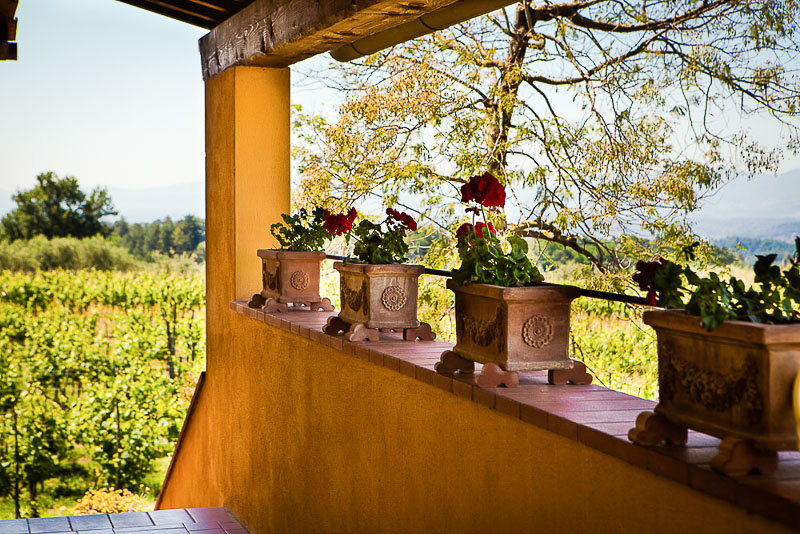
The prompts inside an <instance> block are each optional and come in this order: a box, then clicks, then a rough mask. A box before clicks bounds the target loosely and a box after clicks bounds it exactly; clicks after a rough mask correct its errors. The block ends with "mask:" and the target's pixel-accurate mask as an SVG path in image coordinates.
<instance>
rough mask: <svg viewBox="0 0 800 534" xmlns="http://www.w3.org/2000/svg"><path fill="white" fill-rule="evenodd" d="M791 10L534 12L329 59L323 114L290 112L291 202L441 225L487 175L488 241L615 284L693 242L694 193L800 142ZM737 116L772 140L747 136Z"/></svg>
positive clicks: (751, 2) (658, 7)
mask: <svg viewBox="0 0 800 534" xmlns="http://www.w3.org/2000/svg"><path fill="white" fill-rule="evenodd" d="M798 15H800V14H799V13H798V2H797V0H789V1H785V0H780V1H779V0H745V1H740V0H717V1H713V2H701V1H699V0H692V1H687V2H671V1H669V2H667V1H663V0H652V1H651V0H647V1H645V2H641V1H637V2H634V1H632V0H630V1H629V0H622V1H616V0H615V1H612V0H600V1H593V2H565V3H557V4H551V3H536V4H533V5H530V6H529V8H528V9H526V8H524V7H523V6H522V5H519V6H517V8H516V9H513V8H508V9H506V10H503V11H500V12H497V13H494V14H492V15H491V16H486V17H480V18H477V19H473V20H472V21H470V22H468V23H465V24H461V25H458V26H455V27H453V28H451V29H449V30H445V31H442V32H437V33H435V34H432V35H430V36H428V37H425V38H422V39H418V40H415V41H412V42H409V43H406V44H403V45H399V46H396V47H394V48H392V49H391V50H388V51H385V52H381V53H378V54H375V55H373V56H370V57H368V58H365V59H363V60H360V61H358V62H356V63H353V64H347V65H343V66H341V67H340V68H339V71H338V72H339V76H338V77H336V78H334V79H333V80H332V81H331V82H330V83H332V84H334V85H336V86H338V87H342V88H346V89H349V95H350V97H349V99H348V100H347V101H346V102H345V103H344V104H343V105H342V106H341V107H340V108H339V110H338V116H337V119H336V121H335V122H332V123H329V122H327V121H326V120H325V119H323V118H320V117H313V116H307V115H304V114H303V113H302V111H300V112H298V113H297V114H296V116H295V120H296V126H298V127H299V129H300V130H299V131H300V132H301V141H302V144H301V146H300V147H299V148H298V150H297V151H296V153H297V156H298V158H299V162H300V170H301V172H302V173H303V175H304V180H303V182H302V188H303V197H302V198H304V199H307V200H308V201H309V202H311V203H317V204H320V203H321V204H325V205H329V206H333V207H337V205H342V206H349V205H351V204H353V203H354V202H356V201H360V200H362V199H367V198H370V197H373V196H374V197H380V198H381V199H382V201H383V202H384V204H385V205H393V204H398V201H399V202H400V204H398V205H403V203H405V204H407V206H408V207H411V208H413V209H416V210H417V211H418V212H419V213H421V214H423V215H424V216H425V217H427V219H428V221H429V222H430V223H431V224H436V225H441V226H442V227H444V228H445V229H448V230H449V231H451V232H452V230H453V229H455V228H456V227H457V226H458V225H459V224H460V223H461V222H463V221H465V220H466V219H467V216H466V215H465V214H464V212H463V210H462V209H461V208H460V207H459V206H457V205H456V203H455V200H457V198H458V192H459V187H460V186H461V185H462V184H463V183H464V182H465V181H466V180H467V179H468V178H469V177H470V176H472V175H475V174H481V173H483V172H484V171H486V170H489V171H491V172H493V173H494V174H495V175H496V176H497V177H498V178H500V180H501V182H502V183H503V184H504V185H505V186H506V187H507V192H508V196H509V204H508V205H507V207H506V210H505V211H502V210H500V209H496V210H494V212H493V214H491V218H492V220H493V222H494V224H495V226H496V227H497V228H498V231H500V232H501V233H502V232H510V233H513V234H515V235H518V236H520V237H530V238H536V239H538V240H543V241H546V242H551V243H554V244H556V245H559V246H561V247H566V248H568V249H571V250H573V251H575V252H576V253H578V254H580V255H581V256H582V257H583V258H585V259H586V260H587V261H588V262H589V264H590V265H591V267H592V268H593V269H594V271H595V272H599V273H604V274H605V275H606V276H604V278H605V279H606V280H607V281H608V282H612V281H613V282H615V283H616V284H617V285H618V286H621V285H622V284H626V283H627V282H625V281H624V280H625V278H626V277H625V276H624V275H623V274H621V273H622V272H623V271H625V270H626V269H629V268H630V266H631V260H632V259H636V258H638V257H649V256H651V255H652V254H653V251H654V249H655V252H656V253H658V254H661V255H664V256H671V255H673V254H674V253H675V251H677V250H679V249H680V248H681V247H682V246H685V245H687V244H689V243H692V242H694V241H696V240H697V237H696V236H695V235H693V232H692V229H691V222H690V220H689V218H688V215H689V214H690V213H691V212H692V211H693V210H695V209H697V208H698V206H699V205H700V203H701V201H702V199H703V197H704V195H706V194H707V193H709V192H710V191H712V190H714V188H715V187H717V186H718V185H720V184H721V183H722V182H724V181H725V180H726V179H727V178H729V177H730V176H732V175H733V174H734V173H736V172H740V171H741V172H744V173H754V172H758V171H762V170H766V169H774V168H775V166H776V165H777V163H778V162H779V161H780V158H781V155H782V153H783V151H784V150H789V151H792V150H796V149H797V148H798V146H800V142H799V141H800V136H798V123H797V115H798V113H799V112H800V86H798V78H797V68H798V64H797V61H796V59H795V58H796V56H797V54H798V52H800V45H798V42H800V40H798V39H797V38H796V33H797V27H798V24H800V22H798V21H800V16H798ZM751 116H758V117H759V120H762V119H763V120H764V121H767V122H766V123H768V120H772V121H773V122H776V123H777V124H779V125H781V126H782V130H783V131H784V132H785V133H786V136H787V137H785V138H783V139H782V140H778V141H777V142H776V143H774V144H772V143H771V141H770V140H768V139H766V138H765V136H761V137H760V138H757V137H755V136H754V135H753V134H752V132H750V131H748V130H747V125H748V121H749V118H750V117H751ZM739 124H741V126H742V127H741V128H739V127H738V125H739ZM779 129H781V128H776V130H779ZM509 206H510V209H509ZM612 236H613V237H614V239H613V243H612V240H611V238H612ZM701 252H702V253H703V254H705V255H706V256H707V257H708V256H710V255H711V254H712V252H711V249H710V248H709V247H706V248H705V249H703V250H702V251H701Z"/></svg>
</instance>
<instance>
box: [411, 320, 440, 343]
mask: <svg viewBox="0 0 800 534" xmlns="http://www.w3.org/2000/svg"><path fill="white" fill-rule="evenodd" d="M403 339H404V340H406V341H416V340H418V339H419V340H420V341H433V340H434V339H436V334H435V333H434V332H433V330H431V325H429V324H428V323H419V326H418V327H416V328H404V329H403Z"/></svg>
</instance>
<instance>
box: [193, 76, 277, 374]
mask: <svg viewBox="0 0 800 534" xmlns="http://www.w3.org/2000/svg"><path fill="white" fill-rule="evenodd" d="M289 85H290V84H289V69H288V68H281V69H270V68H260V67H235V68H232V69H229V70H226V71H224V72H222V73H220V74H218V75H217V76H214V77H213V78H211V79H209V80H207V81H206V274H207V298H208V305H207V313H208V319H207V324H208V330H207V332H208V334H207V335H208V361H209V363H208V368H209V371H211V370H212V367H213V360H214V358H215V357H216V352H215V350H216V349H217V348H219V347H220V344H219V343H218V342H217V341H219V340H218V338H219V337H220V336H223V335H225V332H224V330H225V327H226V325H225V324H224V320H225V315H224V314H225V313H226V312H227V311H228V305H229V303H230V301H231V300H234V299H243V298H248V297H249V296H250V295H252V294H253V293H255V292H258V291H260V290H261V261H260V260H259V258H258V256H256V250H257V249H259V248H269V247H272V246H274V245H275V244H276V243H275V242H274V240H273V238H272V236H271V235H270V233H269V226H270V225H271V224H272V223H274V222H276V221H278V220H279V219H280V214H281V213H286V212H288V211H289V204H290V196H291V192H290V190H291V183H290V156H291V155H290V146H289V145H290V141H289V139H290V104H289Z"/></svg>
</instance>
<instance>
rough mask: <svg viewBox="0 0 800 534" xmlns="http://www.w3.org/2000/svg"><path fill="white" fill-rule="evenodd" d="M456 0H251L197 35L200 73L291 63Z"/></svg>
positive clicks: (204, 75)
mask: <svg viewBox="0 0 800 534" xmlns="http://www.w3.org/2000/svg"><path fill="white" fill-rule="evenodd" d="M455 1H456V0H401V1H397V0H355V1H353V0H255V1H254V2H253V3H252V4H250V5H249V6H247V7H245V8H244V9H242V10H241V11H239V12H238V13H236V14H235V15H233V16H232V17H230V18H229V19H227V20H225V21H224V22H223V23H221V24H220V25H219V26H217V27H215V28H214V29H213V30H211V33H209V34H208V35H206V36H204V37H203V38H202V39H200V56H201V61H202V63H203V64H202V67H203V78H206V79H208V78H209V77H211V76H214V75H215V74H218V73H220V72H222V71H224V70H226V69H228V68H230V67H233V66H236V65H258V66H269V67H280V66H287V65H291V64H292V63H296V62H298V61H301V60H303V59H305V58H308V57H310V56H313V55H316V54H320V53H322V52H327V51H329V50H331V49H333V48H336V47H339V46H341V45H343V44H346V43H350V42H353V41H355V40H357V39H360V38H362V37H365V36H368V35H372V34H375V33H377V32H380V31H383V30H386V29H389V28H393V27H395V26H397V25H399V24H402V23H404V22H408V21H410V20H412V19H415V18H418V17H420V16H421V15H424V14H426V13H429V12H431V11H434V10H436V9H439V8H442V7H445V6H448V5H450V4H453V3H455Z"/></svg>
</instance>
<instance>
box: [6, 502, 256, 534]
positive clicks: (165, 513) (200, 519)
mask: <svg viewBox="0 0 800 534" xmlns="http://www.w3.org/2000/svg"><path fill="white" fill-rule="evenodd" d="M74 532H78V533H80V534H84V533H85V534H115V533H124V534H139V533H141V534H181V533H182V532H196V533H198V534H247V530H245V528H244V527H243V526H242V525H241V523H239V521H238V520H237V519H236V518H235V517H234V516H233V514H231V513H230V512H228V511H227V510H226V509H225V508H186V509H176V510H156V511H155V512H128V513H122V514H97V515H78V516H71V517H41V518H34V519H8V520H5V521H0V534H72V533H74Z"/></svg>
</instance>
